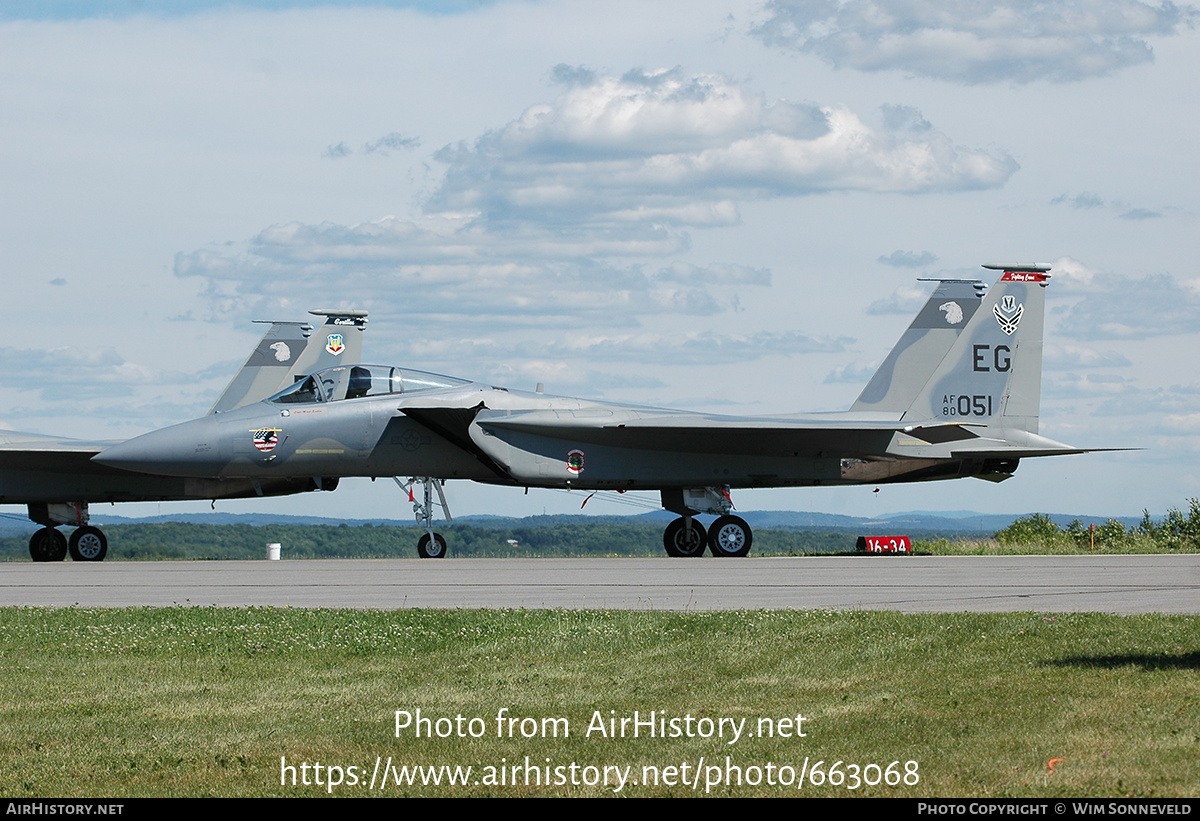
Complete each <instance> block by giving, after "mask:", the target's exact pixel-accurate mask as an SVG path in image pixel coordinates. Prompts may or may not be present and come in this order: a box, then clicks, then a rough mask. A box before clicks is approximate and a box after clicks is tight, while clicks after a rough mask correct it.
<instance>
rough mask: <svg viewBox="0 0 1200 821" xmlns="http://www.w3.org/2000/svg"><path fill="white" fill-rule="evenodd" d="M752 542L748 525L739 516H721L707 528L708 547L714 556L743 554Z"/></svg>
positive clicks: (752, 536) (752, 538)
mask: <svg viewBox="0 0 1200 821" xmlns="http://www.w3.org/2000/svg"><path fill="white" fill-rule="evenodd" d="M753 542H754V534H753V533H751V532H750V525H748V524H746V520H745V519H742V518H741V517H739V516H722V517H720V518H719V519H717V520H716V521H715V522H713V523H712V527H710V528H709V529H708V549H709V550H711V551H712V554H713V555H714V556H745V555H746V554H747V553H749V552H750V545H751V544H752V543H753Z"/></svg>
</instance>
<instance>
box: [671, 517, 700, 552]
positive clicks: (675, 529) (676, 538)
mask: <svg viewBox="0 0 1200 821" xmlns="http://www.w3.org/2000/svg"><path fill="white" fill-rule="evenodd" d="M707 542H708V533H707V531H705V529H704V525H702V524H700V522H698V521H696V520H695V519H692V527H691V529H690V530H689V529H688V527H687V525H686V520H685V519H684V517H682V516H680V517H679V518H678V519H676V520H675V521H673V522H671V523H670V524H669V525H667V529H666V531H665V532H664V533H663V547H665V548H666V550H667V555H668V556H671V557H672V558H694V557H696V556H703V555H704V545H705V544H707Z"/></svg>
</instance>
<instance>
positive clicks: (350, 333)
mask: <svg viewBox="0 0 1200 821" xmlns="http://www.w3.org/2000/svg"><path fill="white" fill-rule="evenodd" d="M309 313H311V314H313V315H315V316H323V317H325V322H324V324H322V325H321V329H320V331H318V332H317V333H315V334H314V333H313V326H312V325H310V324H309V323H307V322H272V323H270V325H271V327H270V328H268V329H267V332H266V333H265V334H263V338H262V339H261V340H259V342H258V346H257V347H255V349H254V350H253V351H252V352H251V353H250V357H249V358H248V359H247V360H246V362H245V364H244V365H242V367H241V369H240V370H239V371H238V372H237V373H236V374H234V376H233V379H231V380H229V384H228V385H226V386H225V390H224V391H222V393H221V396H220V398H219V399H217V401H216V403H215V404H214V405H213V406H212V408H211V409H210V410H209V413H210V414H211V413H223V412H225V411H231V410H233V409H234V408H240V407H243V406H245V405H251V404H253V403H255V402H261V401H262V400H264V399H266V398H267V397H268V396H271V395H272V394H275V393H278V392H279V391H280V390H282V389H284V388H286V387H287V386H288V385H290V384H292V382H293V381H295V378H296V377H297V376H302V375H304V374H309V373H313V372H314V371H319V370H321V369H322V368H327V367H332V366H333V365H338V364H340V363H342V362H346V363H351V364H353V363H358V362H361V361H362V332H363V330H364V329H365V328H366V325H367V318H366V317H367V312H366V311H337V310H333V311H309Z"/></svg>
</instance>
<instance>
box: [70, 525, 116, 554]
mask: <svg viewBox="0 0 1200 821" xmlns="http://www.w3.org/2000/svg"><path fill="white" fill-rule="evenodd" d="M67 545H68V547H69V549H70V551H71V561H73V562H102V561H104V557H105V556H107V555H108V539H106V538H105V537H104V533H103V532H101V530H100V528H98V527H91V526H88V525H85V526H83V527H77V528H75V532H74V533H72V534H71V540H70V541H69V542H68V543H67Z"/></svg>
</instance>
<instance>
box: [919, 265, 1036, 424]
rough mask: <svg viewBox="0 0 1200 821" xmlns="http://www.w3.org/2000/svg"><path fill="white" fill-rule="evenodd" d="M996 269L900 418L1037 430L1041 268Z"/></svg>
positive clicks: (1015, 266)
mask: <svg viewBox="0 0 1200 821" xmlns="http://www.w3.org/2000/svg"><path fill="white" fill-rule="evenodd" d="M983 267H985V268H988V269H990V270H998V271H1003V274H1002V276H1001V277H1000V281H999V282H997V283H996V285H995V286H994V287H992V288H991V289H990V290H989V291H988V292H987V294H986V295H985V296H984V298H983V301H982V303H981V304H980V305H979V309H978V310H977V311H976V312H975V314H974V316H972V317H971V319H970V321H968V322H967V323H966V326H965V327H964V328H963V331H962V333H961V334H959V336H958V338H957V339H956V340H955V342H954V344H953V346H951V348H950V350H949V352H948V353H947V354H946V355H945V356H944V357H943V358H942V360H941V362H940V363H939V364H938V366H937V367H936V368H935V369H934V371H933V374H932V375H931V376H930V378H929V380H928V381H927V382H926V383H925V385H924V387H923V388H922V389H921V390H920V392H919V393H918V394H917V396H916V397H915V398H914V399H913V402H912V404H911V406H910V407H909V408H908V410H907V412H906V413H905V415H904V418H905V419H906V420H913V421H923V420H930V419H936V420H939V421H961V422H974V423H979V424H985V425H995V426H999V427H1002V428H1013V429H1017V430H1023V431H1027V432H1029V433H1037V432H1038V413H1039V406H1040V403H1041V389H1042V329H1043V325H1044V320H1045V313H1046V311H1045V307H1046V285H1047V284H1048V283H1049V281H1050V275H1049V274H1048V273H1047V271H1049V270H1050V266H1049V265H1040V264H1013V265H985V266H983Z"/></svg>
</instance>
